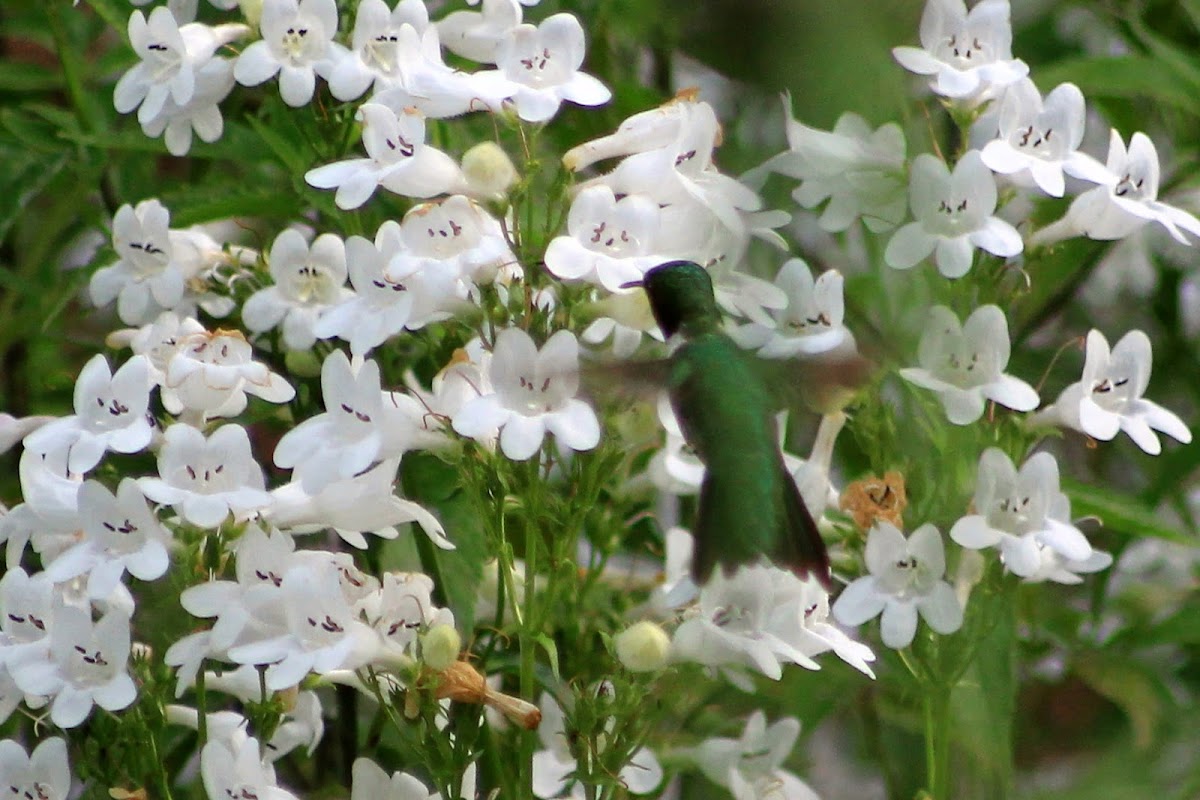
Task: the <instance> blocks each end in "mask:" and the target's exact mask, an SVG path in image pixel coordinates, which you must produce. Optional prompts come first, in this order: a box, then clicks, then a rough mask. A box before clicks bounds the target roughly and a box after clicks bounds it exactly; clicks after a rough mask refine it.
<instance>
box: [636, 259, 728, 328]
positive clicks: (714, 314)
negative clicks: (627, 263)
mask: <svg viewBox="0 0 1200 800" xmlns="http://www.w3.org/2000/svg"><path fill="white" fill-rule="evenodd" d="M634 285H636V284H634ZM641 286H642V287H643V288H644V289H645V290H646V296H647V297H648V298H649V299H650V310H651V311H653V312H654V319H655V320H656V321H657V322H658V327H660V328H662V332H663V335H665V336H666V337H667V338H670V337H671V336H674V335H675V332H676V331H679V330H683V331H684V333H685V334H694V333H702V332H705V331H711V330H715V329H717V328H719V327H720V326H721V312H720V310H719V309H718V308H717V300H716V297H715V296H714V295H713V285H712V278H711V277H709V274H708V271H707V270H706V269H704V267H702V266H700V265H699V264H695V263H693V262H691V261H669V262H667V263H666V264H659V265H658V266H657V267H653V268H652V269H649V270H647V271H646V274H645V276H644V277H643V278H642V280H641Z"/></svg>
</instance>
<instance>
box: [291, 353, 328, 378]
mask: <svg viewBox="0 0 1200 800" xmlns="http://www.w3.org/2000/svg"><path fill="white" fill-rule="evenodd" d="M283 363H284V366H286V367H287V371H288V373H289V374H291V375H295V376H296V377H297V378H316V377H317V376H319V375H320V374H321V360H320V359H319V358H317V354H316V353H314V352H313V351H312V350H288V351H287V353H285V354H284V356H283Z"/></svg>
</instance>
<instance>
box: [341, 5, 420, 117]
mask: <svg viewBox="0 0 1200 800" xmlns="http://www.w3.org/2000/svg"><path fill="white" fill-rule="evenodd" d="M354 13H355V16H354V33H353V34H351V48H350V52H349V54H347V55H346V57H344V58H342V59H340V60H339V61H338V62H337V64H336V65H335V66H334V67H333V70H332V72H331V73H330V75H329V91H330V93H332V94H333V96H334V97H336V98H337V99H338V100H354V99H356V98H358V97H359V96H361V95H362V93H363V92H365V91H366V90H367V89H368V88H370V86H371V84H372V83H374V84H375V86H376V87H377V88H383V87H386V86H388V85H390V84H392V83H395V82H397V81H399V80H401V78H402V75H401V72H400V64H401V61H402V60H403V59H404V58H405V56H404V54H403V52H402V50H404V49H407V48H409V47H412V46H413V45H415V44H416V43H415V42H414V41H411V40H409V41H406V38H408V37H414V36H419V35H420V34H421V33H422V32H424V30H425V29H426V28H427V27H429V12H428V11H427V10H426V8H425V3H424V2H423V0H401V2H399V3H397V4H396V7H395V8H394V9H389V8H388V6H387V3H385V2H384V0H362V2H360V3H359V4H358V8H356V9H355V12H354ZM406 26H407V28H408V29H409V30H408V31H405V27H406ZM406 33H407V34H408V37H406V35H405V34H406Z"/></svg>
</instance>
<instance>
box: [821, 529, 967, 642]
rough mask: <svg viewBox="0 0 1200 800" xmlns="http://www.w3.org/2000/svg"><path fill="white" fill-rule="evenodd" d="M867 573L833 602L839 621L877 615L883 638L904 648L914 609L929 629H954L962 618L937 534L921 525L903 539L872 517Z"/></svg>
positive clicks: (913, 625) (947, 631) (859, 620)
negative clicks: (881, 618) (874, 521)
mask: <svg viewBox="0 0 1200 800" xmlns="http://www.w3.org/2000/svg"><path fill="white" fill-rule="evenodd" d="M866 560H867V570H868V571H869V572H870V574H869V575H864V576H863V577H861V578H858V579H856V580H855V581H854V582H853V583H851V584H850V585H849V586H847V587H846V588H845V589H844V590H843V591H842V593H841V595H839V596H838V599H837V601H836V602H835V603H834V604H833V616H834V618H835V619H837V621H838V622H840V623H842V624H843V625H861V624H863V623H864V622H866V621H867V620H869V619H871V618H873V617H876V616H878V615H879V614H880V613H882V614H883V620H882V624H881V625H880V631H881V632H882V634H883V643H884V644H885V645H887V646H888V647H891V648H894V649H899V648H901V647H908V645H909V644H911V643H912V640H913V636H914V635H916V632H917V614H918V612H919V613H920V615H921V616H922V617H924V618H925V623H926V624H927V625H929V627H930V628H932V629H933V630H935V631H937V632H938V633H941V634H950V633H954V632H955V631H956V630H958V629H959V628H960V627H962V622H963V609H962V606H961V605H959V603H958V598H957V597H956V596H955V594H954V589H953V587H951V586H950V584H949V583H947V582H946V581H945V580H943V576H944V575H945V574H946V554H945V551H944V549H943V547H942V535H941V534H940V533H939V532H938V529H937V528H935V527H934V526H933V525H929V524H925V525H922V526H921V527H919V528H917V529H916V530H915V531H913V534H912V536H911V537H909V538H908V539H905V538H904V534H903V533H901V532H900V531H899V530H898V529H897V528H896V527H895V526H894V525H892V524H890V523H887V522H881V521H876V523H875V526H874V527H873V528H871V531H870V533H868V534H867V553H866Z"/></svg>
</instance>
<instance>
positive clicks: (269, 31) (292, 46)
mask: <svg viewBox="0 0 1200 800" xmlns="http://www.w3.org/2000/svg"><path fill="white" fill-rule="evenodd" d="M259 29H260V30H261V31H262V36H263V38H262V39H260V40H259V41H257V42H254V43H253V44H251V45H250V46H249V47H247V48H246V49H245V50H243V51H242V54H241V55H240V56H238V60H237V64H235V65H234V68H233V75H234V77H235V78H237V82H238V83H240V84H242V85H243V86H257V85H258V84H260V83H262V82H264V81H267V80H270V79H271V78H273V77H275V75H276V74H278V75H279V94H280V96H281V97H283V102H285V103H287V104H288V105H289V106H292V107H294V108H295V107H299V106H302V105H304V104H305V103H307V102H309V101H310V100H312V96H313V92H314V91H315V90H316V88H317V78H316V76H317V75H320V76H321V77H322V78H326V79H328V77H329V73H330V72H331V71H332V69H333V65H334V64H335V63H336V62H337V61H338V60H340V59H341V58H344V57H345V55H346V48H345V47H343V46H342V45H340V44H338V43H337V42H335V41H334V40H333V37H334V36H336V35H337V29H338V15H337V3H335V2H334V0H299V2H297V0H265V2H264V3H263V9H262V19H261V20H260V21H259Z"/></svg>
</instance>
